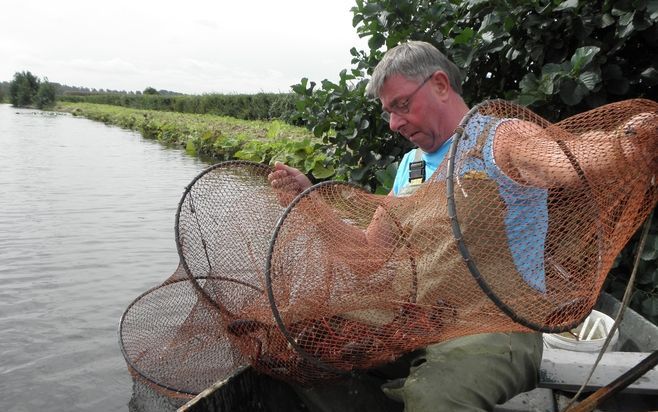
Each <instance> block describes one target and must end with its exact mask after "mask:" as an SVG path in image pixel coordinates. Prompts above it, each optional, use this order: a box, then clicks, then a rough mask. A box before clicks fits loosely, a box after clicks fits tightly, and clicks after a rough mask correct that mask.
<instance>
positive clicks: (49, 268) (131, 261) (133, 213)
mask: <svg viewBox="0 0 658 412" xmlns="http://www.w3.org/2000/svg"><path fill="white" fill-rule="evenodd" d="M206 166H207V165H205V164H203V163H202V162H200V161H199V160H197V159H194V158H191V157H189V156H187V155H185V153H183V152H181V151H179V150H173V149H167V148H164V147H162V146H161V145H159V144H158V143H155V142H151V141H147V140H144V139H142V138H141V136H140V135H139V134H137V133H134V132H130V131H126V130H123V129H119V128H116V127H109V126H105V125H103V124H101V123H96V122H92V121H89V120H86V119H81V118H74V117H72V116H69V115H62V114H54V113H46V112H38V111H33V110H25V109H16V108H12V107H10V106H9V105H0V410H1V411H12V412H13V411H16V412H18V411H21V412H22V411H127V410H128V402H129V400H130V397H131V393H132V381H131V378H130V375H129V374H128V372H127V369H126V365H125V362H124V360H123V357H122V356H121V352H120V349H119V344H118V337H117V325H118V320H119V318H120V316H121V314H122V313H123V311H124V310H125V308H126V307H127V306H128V304H129V303H130V302H131V301H132V300H133V299H135V298H136V297H137V296H139V295H140V294H141V293H142V292H144V291H146V290H147V289H149V288H151V287H153V286H156V285H158V284H160V283H161V282H162V281H164V279H166V278H167V276H168V275H169V274H170V273H172V272H173V271H174V269H175V268H176V266H177V263H178V256H177V254H176V247H175V243H174V231H173V228H174V218H175V212H176V207H177V205H178V200H179V199H180V196H181V195H182V193H183V190H184V187H185V185H187V184H188V183H189V182H190V181H191V180H192V178H193V177H194V176H195V175H196V174H197V173H199V172H200V171H201V170H202V169H203V168H205V167H206Z"/></svg>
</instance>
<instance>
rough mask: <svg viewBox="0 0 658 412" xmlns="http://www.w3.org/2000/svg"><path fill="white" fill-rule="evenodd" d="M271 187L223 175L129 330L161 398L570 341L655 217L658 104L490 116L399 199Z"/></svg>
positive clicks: (228, 168) (261, 170)
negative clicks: (517, 337) (463, 345)
mask: <svg viewBox="0 0 658 412" xmlns="http://www.w3.org/2000/svg"><path fill="white" fill-rule="evenodd" d="M505 142H506V144H507V146H506V147H510V144H511V147H513V148H514V150H515V153H521V154H523V156H516V157H510V156H506V153H505V152H501V151H500V150H498V147H499V145H502V144H504V143H505ZM501 147H502V146H501ZM519 159H520V160H519ZM537 164H542V165H544V167H534V165H537ZM271 171H272V169H271V168H270V167H269V166H266V165H262V164H257V163H252V162H244V161H230V162H224V163H220V164H217V165H214V166H212V167H210V168H208V169H206V170H204V171H203V172H202V173H201V174H200V175H199V176H197V177H196V178H195V179H194V180H193V181H192V182H191V183H190V185H189V186H188V187H187V188H186V190H185V192H184V194H183V196H182V199H181V201H180V203H179V209H178V212H177V215H176V226H175V227H176V244H177V248H178V253H179V256H180V266H179V267H178V269H177V270H176V272H175V273H174V274H173V275H172V276H171V277H170V278H169V279H167V281H165V282H164V283H163V284H162V285H160V286H158V287H155V288H153V289H151V290H149V291H147V292H145V293H144V294H142V295H141V296H140V297H138V298H137V299H136V300H135V301H134V302H133V303H132V304H131V305H130V306H129V307H128V308H127V309H126V311H125V313H124V315H123V317H122V319H121V322H120V330H119V335H120V344H121V349H122V352H123V354H124V357H125V359H126V361H127V363H128V366H129V368H130V370H131V371H132V372H133V374H135V375H136V376H139V377H140V378H141V379H144V380H145V381H147V382H148V383H150V384H151V385H153V386H155V387H156V388H160V389H162V390H164V391H170V392H175V393H182V394H196V393H198V392H200V391H202V390H203V389H204V388H206V387H208V386H210V385H212V384H213V383H214V382H216V381H218V380H220V379H225V378H227V377H229V376H231V374H232V373H234V372H235V371H237V370H238V369H240V367H241V366H244V365H247V364H251V365H252V366H253V367H254V368H255V369H256V370H258V371H260V372H263V373H266V374H269V375H271V376H274V377H277V378H280V379H284V380H287V381H294V382H298V383H301V384H313V383H316V382H319V381H323V380H331V379H336V378H339V377H340V376H342V375H343V374H345V373H349V372H350V371H354V370H362V369H368V368H372V367H374V366H377V365H380V364H384V363H386V362H390V361H393V360H395V359H396V358H398V357H399V356H400V355H402V354H404V353H406V352H408V351H411V350H414V349H417V348H420V347H423V346H427V345H429V344H432V343H437V342H442V341H445V340H448V339H452V338H456V337H460V336H465V335H470V334H476V333H486V332H504V331H505V332H512V331H519V332H529V331H544V332H560V331H565V330H568V329H570V328H572V327H574V326H576V325H577V324H578V323H580V321H581V320H582V319H583V318H585V317H586V316H587V315H588V314H589V312H590V311H591V309H592V307H593V306H594V304H595V302H596V299H597V297H598V294H599V292H600V290H601V288H602V286H603V282H604V280H605V277H606V274H607V273H608V271H609V270H610V268H611V266H612V264H613V261H614V259H615V257H616V256H617V255H618V254H619V252H620V251H621V249H622V248H623V247H624V245H625V244H626V243H627V242H628V240H629V239H630V237H631V236H632V235H633V233H634V232H635V230H636V229H637V228H638V227H639V225H640V224H641V223H642V222H643V220H644V219H645V218H646V216H647V215H648V214H649V212H650V211H651V210H652V209H653V208H654V207H655V205H656V202H657V200H658V189H657V187H656V176H655V175H656V172H657V171H658V103H656V102H653V101H649V100H642V99H635V100H627V101H623V102H619V103H613V104H609V105H606V106H602V107H599V108H597V109H594V110H591V111H588V112H584V113H581V114H579V115H576V116H573V117H570V118H567V119H566V120H563V121H561V122H558V123H555V124H552V123H550V122H548V121H546V120H544V119H543V118H541V117H539V116H537V115H536V114H534V113H533V112H531V111H530V110H528V109H526V108H523V107H520V106H517V105H514V104H512V103H509V102H505V101H488V102H484V103H482V104H480V105H478V106H476V107H475V108H473V109H472V110H471V111H470V112H469V114H468V115H467V116H466V117H465V118H464V119H463V121H462V123H461V125H460V126H459V127H458V129H457V130H456V131H455V135H454V136H453V143H452V146H451V150H450V153H449V155H448V157H447V159H446V160H444V162H443V163H442V164H441V165H440V166H439V168H438V169H437V171H436V172H435V173H434V174H433V175H432V176H431V177H430V178H429V179H428V180H427V181H426V182H424V183H423V184H422V185H420V186H419V187H418V189H417V190H416V191H415V192H413V193H412V194H411V195H408V196H403V197H393V196H381V195H374V194H370V193H368V192H366V191H365V190H363V189H361V188H359V187H357V186H355V185H352V184H348V183H342V182H323V183H320V184H317V185H315V186H313V187H311V188H309V189H307V190H305V191H304V192H302V193H301V194H299V195H296V193H282V192H280V191H276V190H274V189H272V188H271V186H270V184H269V182H268V180H267V175H268V174H269V173H270V172H271ZM283 199H286V200H287V201H285V202H283V203H284V204H285V207H284V206H282V205H281V203H282V200H283Z"/></svg>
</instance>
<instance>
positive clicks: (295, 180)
mask: <svg viewBox="0 0 658 412" xmlns="http://www.w3.org/2000/svg"><path fill="white" fill-rule="evenodd" d="M267 180H268V181H269V182H270V185H271V186H272V189H274V191H275V192H276V196H277V199H278V200H279V204H280V205H281V206H283V207H286V206H288V204H290V202H292V200H293V199H294V198H295V196H297V195H298V194H300V193H301V192H303V191H304V190H306V189H308V188H309V187H311V186H312V183H311V181H310V180H309V179H308V177H306V175H305V174H304V173H302V172H300V171H299V170H297V169H295V168H294V167H290V166H288V165H285V164H283V163H281V162H276V163H275V164H274V171H273V172H272V173H270V174H269V175H267Z"/></svg>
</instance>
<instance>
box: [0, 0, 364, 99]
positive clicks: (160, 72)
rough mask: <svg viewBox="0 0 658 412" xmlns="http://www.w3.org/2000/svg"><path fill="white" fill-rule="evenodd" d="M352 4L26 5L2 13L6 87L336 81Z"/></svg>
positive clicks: (199, 87) (0, 52) (237, 88)
mask: <svg viewBox="0 0 658 412" xmlns="http://www.w3.org/2000/svg"><path fill="white" fill-rule="evenodd" d="M354 4H355V1H354V0H269V1H268V0H250V1H244V0H243V1H239V0H238V1H236V0H182V1H181V0H176V1H170V0H162V1H151V0H148V1H147V0H112V1H93V0H59V1H53V0H28V1H11V2H5V3H3V5H2V8H1V9H0V81H9V80H11V79H12V77H13V75H14V73H15V72H17V71H23V70H29V71H31V72H32V74H34V75H36V76H39V77H41V78H43V77H47V78H48V79H49V80H50V81H53V82H57V83H62V84H67V85H71V86H84V87H89V88H97V89H99V88H102V89H113V90H144V89H145V88H146V87H148V86H151V87H155V88H156V89H166V90H173V91H178V92H182V93H193V94H201V93H213V92H215V93H255V92H259V91H265V92H286V91H288V90H289V86H290V85H292V84H295V83H298V82H299V80H300V79H301V78H302V77H308V78H309V79H311V80H316V81H319V80H322V79H325V78H327V79H332V80H337V79H338V73H339V72H340V70H342V69H344V68H350V67H351V65H350V60H351V56H350V53H349V50H350V48H351V47H353V46H356V47H357V48H360V49H365V48H366V39H360V38H359V37H358V36H357V34H356V30H355V29H354V28H353V27H352V13H351V12H350V8H351V7H352V6H354Z"/></svg>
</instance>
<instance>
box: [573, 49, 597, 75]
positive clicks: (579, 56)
mask: <svg viewBox="0 0 658 412" xmlns="http://www.w3.org/2000/svg"><path fill="white" fill-rule="evenodd" d="M600 51H601V48H600V47H596V46H585V47H579V48H577V49H576V51H575V52H574V54H573V56H571V66H572V67H573V69H572V70H573V74H578V73H580V71H581V70H583V69H584V68H585V67H586V66H587V65H588V64H590V63H591V62H592V59H594V56H596V54H597V53H598V52H600Z"/></svg>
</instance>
